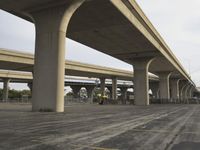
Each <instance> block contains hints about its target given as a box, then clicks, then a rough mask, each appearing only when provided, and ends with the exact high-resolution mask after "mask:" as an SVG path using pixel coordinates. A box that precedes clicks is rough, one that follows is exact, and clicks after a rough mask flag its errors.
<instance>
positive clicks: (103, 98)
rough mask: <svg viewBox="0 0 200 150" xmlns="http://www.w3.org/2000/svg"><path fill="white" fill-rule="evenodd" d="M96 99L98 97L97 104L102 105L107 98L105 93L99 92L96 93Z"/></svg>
mask: <svg viewBox="0 0 200 150" xmlns="http://www.w3.org/2000/svg"><path fill="white" fill-rule="evenodd" d="M97 96H98V99H99V105H103V104H104V103H105V101H106V100H107V99H108V96H106V95H103V96H102V95H101V94H98V95H97Z"/></svg>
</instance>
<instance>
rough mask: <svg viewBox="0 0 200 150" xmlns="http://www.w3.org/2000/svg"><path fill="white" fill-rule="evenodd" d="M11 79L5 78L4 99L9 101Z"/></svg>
mask: <svg viewBox="0 0 200 150" xmlns="http://www.w3.org/2000/svg"><path fill="white" fill-rule="evenodd" d="M9 83H10V79H3V101H4V102H7V101H8V95H9Z"/></svg>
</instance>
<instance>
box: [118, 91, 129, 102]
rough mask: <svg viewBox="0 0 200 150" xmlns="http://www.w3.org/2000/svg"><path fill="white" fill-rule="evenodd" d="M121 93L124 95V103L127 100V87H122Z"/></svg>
mask: <svg viewBox="0 0 200 150" xmlns="http://www.w3.org/2000/svg"><path fill="white" fill-rule="evenodd" d="M120 89H121V95H122V104H126V100H127V89H128V88H127V87H121V88H120Z"/></svg>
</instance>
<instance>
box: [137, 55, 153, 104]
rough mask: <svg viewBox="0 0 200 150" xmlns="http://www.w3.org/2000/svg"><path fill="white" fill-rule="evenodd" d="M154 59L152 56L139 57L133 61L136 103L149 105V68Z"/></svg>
mask: <svg viewBox="0 0 200 150" xmlns="http://www.w3.org/2000/svg"><path fill="white" fill-rule="evenodd" d="M152 61H153V59H152V58H137V59H134V61H133V66H134V104H135V105H149V77H148V68H149V65H150V63H151V62H152Z"/></svg>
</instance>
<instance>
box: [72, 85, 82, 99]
mask: <svg viewBox="0 0 200 150" xmlns="http://www.w3.org/2000/svg"><path fill="white" fill-rule="evenodd" d="M70 87H71V89H72V91H73V94H74V98H79V97H80V95H79V92H80V89H81V86H78V85H70Z"/></svg>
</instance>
